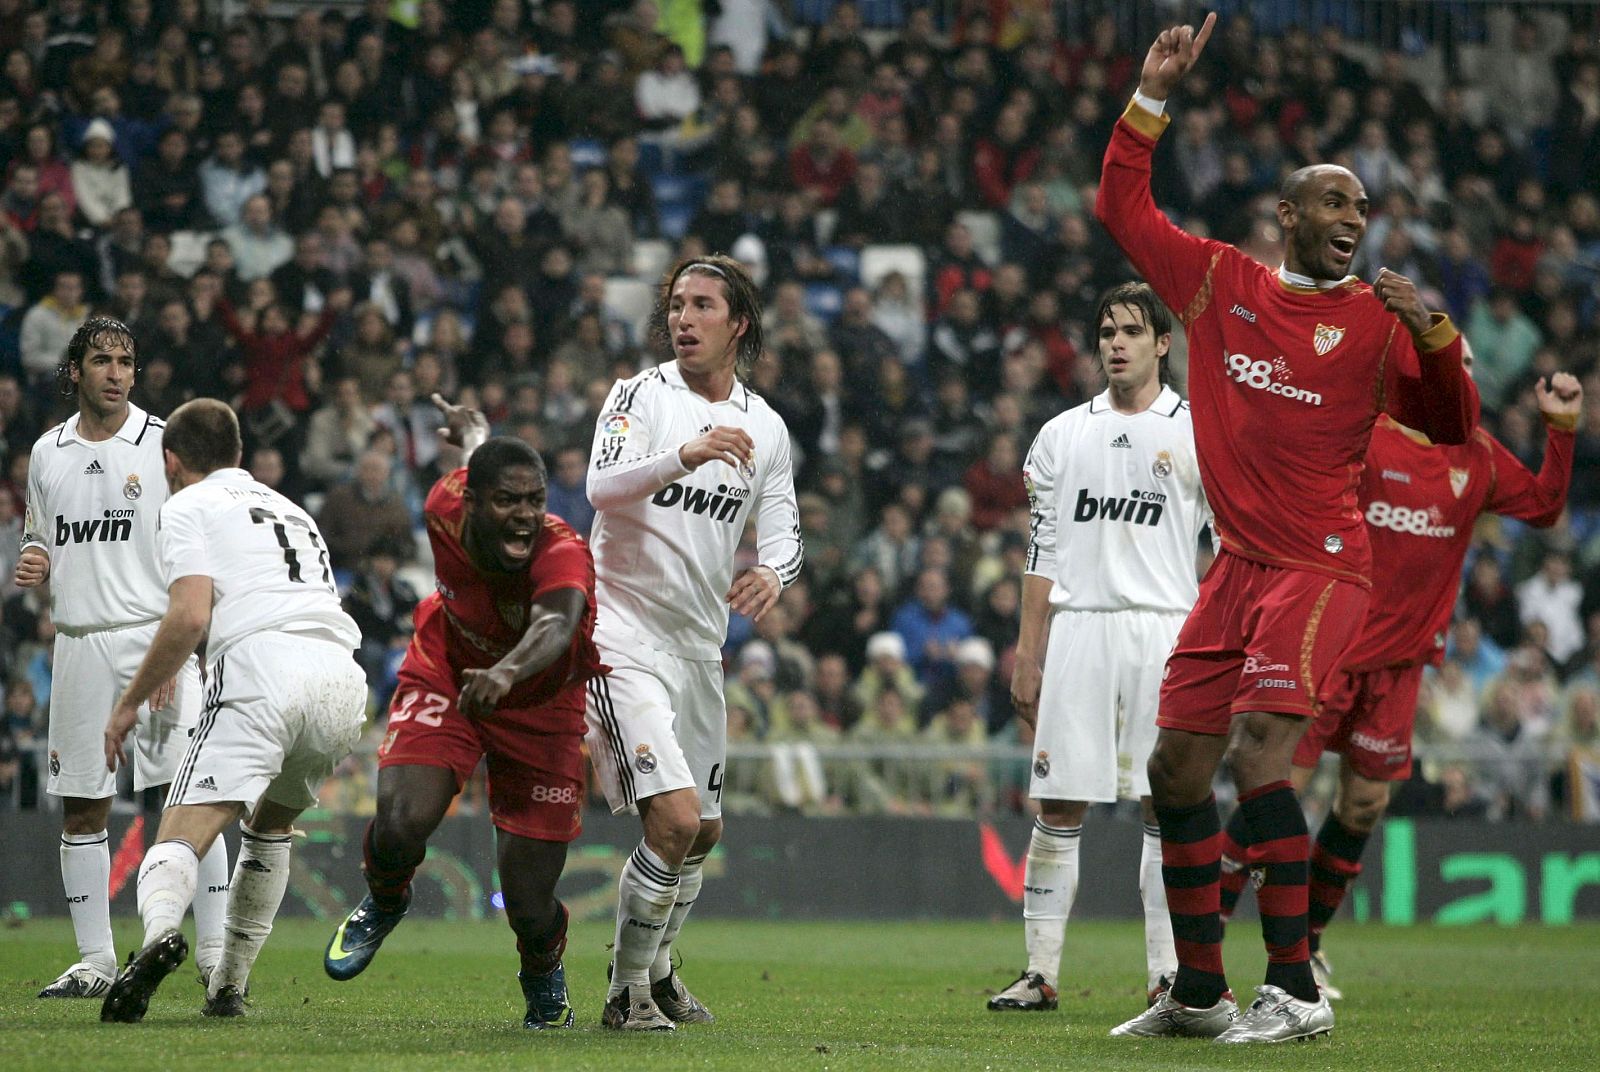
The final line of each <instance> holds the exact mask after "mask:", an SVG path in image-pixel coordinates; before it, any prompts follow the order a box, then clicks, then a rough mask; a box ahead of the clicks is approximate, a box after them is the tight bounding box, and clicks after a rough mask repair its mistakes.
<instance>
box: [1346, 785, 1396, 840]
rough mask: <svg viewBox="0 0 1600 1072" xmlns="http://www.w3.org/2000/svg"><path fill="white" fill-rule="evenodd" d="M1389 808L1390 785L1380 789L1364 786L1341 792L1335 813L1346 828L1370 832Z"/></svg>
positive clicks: (1359, 831)
mask: <svg viewBox="0 0 1600 1072" xmlns="http://www.w3.org/2000/svg"><path fill="white" fill-rule="evenodd" d="M1388 808H1389V787H1388V785H1387V784H1384V785H1382V787H1381V788H1380V789H1375V790H1374V789H1368V788H1367V787H1362V788H1361V789H1359V790H1355V791H1351V792H1343V793H1341V794H1340V797H1339V803H1338V806H1337V807H1336V808H1335V809H1334V814H1335V815H1336V816H1337V817H1338V819H1339V822H1340V823H1341V824H1342V825H1343V826H1344V827H1345V829H1347V830H1350V831H1352V832H1354V833H1357V834H1370V833H1372V831H1373V830H1374V829H1375V828H1376V827H1377V825H1378V821H1379V820H1380V819H1382V818H1383V813H1384V812H1385V811H1387V810H1388Z"/></svg>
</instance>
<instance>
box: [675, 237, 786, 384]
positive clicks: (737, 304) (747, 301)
mask: <svg viewBox="0 0 1600 1072" xmlns="http://www.w3.org/2000/svg"><path fill="white" fill-rule="evenodd" d="M685 272H696V273H698V274H700V275H707V276H711V277H713V278H715V279H719V280H721V281H722V296H723V297H724V298H725V299H727V302H728V318H729V319H730V320H741V319H742V320H743V321H744V322H745V329H744V334H743V335H741V336H739V347H738V352H737V353H736V354H735V355H734V359H733V374H734V375H735V376H737V377H739V379H740V380H741V381H742V380H747V379H749V378H750V372H751V370H752V369H754V368H755V367H756V359H757V358H759V357H760V356H761V351H762V350H763V349H764V339H763V336H762V332H761V296H760V294H759V293H758V292H757V291H756V285H755V283H754V281H752V280H751V278H750V273H748V272H746V271H745V270H744V265H742V264H740V263H739V262H738V261H736V260H734V259H733V258H732V257H730V256H728V255H727V254H724V253H716V254H713V255H711V256H709V257H690V258H688V259H687V260H682V261H679V262H678V263H677V264H676V265H675V266H674V267H673V269H672V271H670V272H668V273H667V275H666V277H665V278H664V279H663V280H662V283H661V292H660V293H659V294H657V295H656V307H655V310H654V311H653V312H652V313H651V314H650V338H651V340H652V341H653V342H654V343H655V344H656V347H657V348H658V349H659V350H660V351H661V353H662V354H663V355H664V356H667V357H670V356H672V335H671V333H670V332H668V331H667V309H668V307H669V306H670V305H671V303H672V288H673V287H675V286H677V285H678V277H679V276H681V275H683V274H684V273H685Z"/></svg>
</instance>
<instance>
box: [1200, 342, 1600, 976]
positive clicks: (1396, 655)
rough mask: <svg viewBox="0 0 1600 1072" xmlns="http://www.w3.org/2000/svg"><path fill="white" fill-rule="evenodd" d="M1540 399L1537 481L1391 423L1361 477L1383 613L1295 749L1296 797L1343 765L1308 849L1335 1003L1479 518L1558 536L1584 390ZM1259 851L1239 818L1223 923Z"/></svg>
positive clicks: (1229, 832) (1496, 457)
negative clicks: (1334, 971) (1331, 755)
mask: <svg viewBox="0 0 1600 1072" xmlns="http://www.w3.org/2000/svg"><path fill="white" fill-rule="evenodd" d="M1469 356H1470V355H1469ZM1534 393H1535V395H1536V397H1537V398H1538V401H1539V411H1540V413H1542V414H1543V415H1544V423H1545V437H1546V438H1545V449H1544V463H1543V465H1541V466H1540V468H1539V475H1538V476H1535V475H1534V474H1532V473H1530V472H1528V470H1527V469H1526V468H1524V467H1523V465H1522V463H1521V462H1519V461H1517V459H1516V457H1515V456H1514V455H1513V454H1512V453H1511V452H1510V451H1509V450H1507V449H1506V448H1505V447H1503V446H1501V445H1500V443H1499V442H1497V441H1496V440H1495V439H1494V437H1492V436H1491V435H1489V433H1487V432H1485V431H1484V430H1483V429H1481V428H1480V429H1478V430H1477V431H1476V432H1475V433H1473V437H1472V440H1471V441H1470V442H1468V443H1465V444H1463V445H1461V446H1456V447H1440V446H1435V445H1434V444H1433V443H1431V442H1429V440H1428V438H1427V437H1426V436H1424V435H1422V434H1421V433H1420V432H1415V431H1412V430H1411V429H1409V428H1406V427H1404V426H1403V425H1400V424H1398V423H1396V422H1395V421H1392V420H1389V419H1388V418H1382V419H1380V420H1379V421H1378V427H1377V428H1376V429H1375V430H1374V431H1373V433H1372V445H1371V446H1370V447H1368V448H1367V468H1366V472H1364V473H1363V474H1362V477H1361V506H1362V511H1363V514H1364V516H1365V518H1366V523H1367V531H1368V533H1370V535H1371V538H1372V556H1373V573H1372V592H1373V600H1372V605H1371V607H1370V608H1369V609H1368V611H1367V621H1366V625H1365V626H1363V627H1362V630H1361V638H1360V640H1359V641H1358V642H1357V643H1356V646H1355V648H1354V650H1353V651H1351V653H1350V656H1349V659H1348V661H1347V663H1346V665H1345V668H1344V670H1343V671H1342V672H1341V673H1340V675H1339V683H1338V685H1337V687H1336V688H1335V690H1334V692H1333V695H1332V697H1331V698H1330V699H1329V701H1328V703H1327V705H1326V706H1325V708H1324V709H1323V711H1322V713H1321V714H1320V715H1318V716H1317V719H1316V721H1315V722H1313V723H1312V726H1311V728H1310V729H1309V730H1307V731H1306V735H1305V736H1304V737H1302V738H1301V739H1300V745H1299V747H1298V748H1297V749H1296V750H1295V754H1294V774H1293V780H1294V785H1295V789H1296V790H1304V789H1305V786H1306V783H1308V782H1309V781H1310V780H1311V775H1312V773H1313V772H1314V771H1315V770H1316V768H1317V761H1318V759H1319V758H1320V757H1321V755H1322V753H1323V752H1324V751H1330V752H1337V753H1339V754H1340V755H1341V756H1342V757H1343V758H1342V759H1341V761H1340V764H1339V791H1338V796H1337V797H1336V799H1335V801H1334V807H1333V811H1332V813H1331V814H1330V815H1329V816H1328V817H1327V818H1326V819H1324V820H1323V823H1322V828H1321V829H1320V830H1319V831H1318V832H1317V839H1316V843H1315V844H1314V845H1313V846H1312V848H1311V872H1310V875H1311V887H1310V912H1309V938H1310V945H1311V968H1312V972H1313V974H1314V975H1315V976H1316V978H1317V982H1318V984H1319V985H1320V986H1321V987H1322V989H1323V992H1324V993H1326V994H1327V995H1328V996H1329V997H1330V998H1334V999H1337V998H1338V997H1339V996H1340V995H1339V992H1338V991H1337V990H1336V989H1334V988H1333V987H1332V986H1331V985H1329V983H1328V979H1327V976H1328V964H1327V960H1326V958H1324V957H1323V956H1322V953H1321V938H1322V931H1323V929H1324V928H1325V927H1327V925H1328V921H1329V920H1331V919H1332V918H1333V915H1334V913H1335V912H1337V911H1338V910H1339V905H1340V903H1342V902H1343V900H1344V895H1345V890H1346V889H1347V888H1348V886H1349V884H1350V883H1351V882H1352V881H1354V880H1355V878H1356V876H1357V875H1359V874H1360V873H1361V850H1362V849H1363V848H1365V846H1366V843H1367V837H1368V835H1369V834H1371V833H1372V831H1373V829H1374V828H1375V827H1376V826H1377V825H1378V821H1379V820H1380V819H1382V818H1383V813H1384V811H1385V809H1387V808H1388V806H1389V787H1390V786H1391V785H1392V784H1393V783H1394V782H1398V781H1404V780H1405V779H1407V778H1409V777H1410V776H1411V732H1412V728H1413V726H1414V724H1415V721H1416V711H1417V691H1418V688H1419V686H1420V685H1421V683H1422V671H1423V668H1424V667H1427V666H1430V665H1434V664H1437V663H1438V662H1439V661H1440V659H1441V658H1442V657H1443V655H1444V638H1445V632H1446V631H1447V630H1448V629H1449V627H1450V616H1451V614H1452V612H1453V611H1454V610H1455V605H1456V592H1457V590H1458V589H1459V588H1460V586H1461V584H1460V578H1461V565H1462V563H1463V562H1464V561H1465V560H1466V557H1467V552H1468V551H1469V550H1470V549H1471V547H1472V530H1473V524H1474V522H1476V521H1477V519H1478V515H1479V514H1500V515H1502V516H1504V517H1514V518H1517V519H1518V520H1520V521H1525V522H1527V523H1528V524H1530V525H1533V526H1534V527H1536V528H1548V527H1549V526H1551V525H1553V524H1555V522H1556V519H1557V518H1559V517H1560V516H1561V511H1562V510H1563V509H1564V508H1565V506H1566V502H1567V487H1568V485H1569V484H1570V483H1571V480H1572V452H1573V444H1574V441H1575V439H1576V436H1575V434H1574V433H1575V430H1576V428H1577V426H1578V418H1579V415H1580V414H1581V413H1582V411H1583V388H1582V386H1581V385H1580V384H1579V382H1578V380H1577V378H1576V377H1574V376H1571V375H1569V374H1567V373H1565V372H1562V373H1557V374H1556V375H1555V376H1552V377H1551V378H1550V383H1549V384H1548V385H1546V384H1545V383H1544V382H1543V381H1541V382H1540V383H1538V384H1536V385H1535V387H1534ZM1250 845H1251V832H1250V829H1249V826H1248V824H1247V823H1246V822H1245V821H1244V819H1243V817H1242V816H1241V814H1240V813H1239V812H1237V811H1236V812H1234V815H1233V818H1232V819H1230V820H1229V822H1228V826H1227V829H1226V830H1225V831H1224V833H1223V840H1222V846H1223V876H1222V909H1223V915H1224V917H1226V916H1228V915H1231V914H1232V912H1233V907H1234V904H1235V903H1236V902H1237V901H1238V899H1239V893H1240V891H1241V890H1242V888H1243V886H1244V882H1245V878H1246V877H1247V875H1248V874H1249V871H1250V870H1251V869H1250V868H1249V867H1248V866H1247V864H1250V863H1255V862H1256V860H1255V858H1254V855H1253V853H1252V852H1251V850H1250Z"/></svg>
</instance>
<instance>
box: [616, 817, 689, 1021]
mask: <svg viewBox="0 0 1600 1072" xmlns="http://www.w3.org/2000/svg"><path fill="white" fill-rule="evenodd" d="M677 899H678V871H677V869H676V868H671V867H668V866H667V865H666V863H665V862H663V861H662V859H661V857H659V856H657V855H656V854H655V853H653V852H651V851H650V847H649V846H648V845H646V844H645V843H644V842H642V841H641V842H639V847H638V848H637V849H634V850H633V855H632V856H630V857H628V862H627V863H626V864H624V865H623V867H622V877H621V879H619V880H618V882H617V935H616V945H615V946H613V948H612V951H611V956H612V968H611V989H610V990H609V991H607V994H606V997H607V998H610V997H613V996H615V995H617V994H620V993H621V992H622V988H623V987H625V986H635V985H639V986H648V985H650V966H651V965H652V964H654V963H655V959H656V951H657V950H658V949H660V948H661V936H662V934H663V933H665V932H666V929H667V920H668V919H669V918H670V917H671V916H672V908H673V905H674V904H675V903H676V902H677Z"/></svg>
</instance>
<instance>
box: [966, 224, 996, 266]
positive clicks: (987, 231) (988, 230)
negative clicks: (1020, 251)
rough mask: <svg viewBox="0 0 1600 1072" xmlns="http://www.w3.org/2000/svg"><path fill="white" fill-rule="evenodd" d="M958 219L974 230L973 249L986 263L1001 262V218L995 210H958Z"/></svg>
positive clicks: (970, 229) (968, 228)
mask: <svg viewBox="0 0 1600 1072" xmlns="http://www.w3.org/2000/svg"><path fill="white" fill-rule="evenodd" d="M956 219H957V220H959V221H960V222H961V223H964V224H966V226H967V230H969V231H971V232H972V248H973V251H974V252H976V253H977V254H978V256H979V257H982V258H983V262H984V263H985V264H991V265H992V264H999V263H1000V218H999V217H998V216H996V215H995V214H994V213H993V212H958V213H956Z"/></svg>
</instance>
